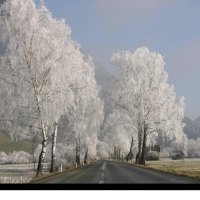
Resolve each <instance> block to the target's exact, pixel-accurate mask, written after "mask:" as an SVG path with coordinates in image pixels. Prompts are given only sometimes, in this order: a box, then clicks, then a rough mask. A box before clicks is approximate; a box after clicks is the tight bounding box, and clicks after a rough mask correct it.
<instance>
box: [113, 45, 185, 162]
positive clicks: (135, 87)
mask: <svg viewBox="0 0 200 200" xmlns="http://www.w3.org/2000/svg"><path fill="white" fill-rule="evenodd" d="M111 60H112V62H113V63H114V64H115V65H117V66H119V76H118V78H117V81H116V88H115V91H114V93H113V95H112V98H113V102H114V105H115V107H116V109H117V110H118V112H119V113H120V115H121V117H122V118H123V119H124V123H127V124H129V125H130V127H132V131H133V133H135V132H136V134H137V144H138V153H137V156H136V163H139V164H145V155H146V147H147V143H148V142H150V141H151V142H152V141H153V142H155V141H156V138H157V137H158V135H163V136H166V137H170V136H172V138H173V140H175V139H176V138H177V137H182V136H184V133H183V130H182V129H183V124H182V119H183V109H184V102H183V98H182V97H181V98H180V100H177V99H176V95H175V92H174V88H173V86H171V85H169V83H168V82H167V81H168V75H167V73H166V72H165V70H164V65H165V63H164V61H163V58H162V56H161V55H160V54H158V53H154V52H150V51H149V50H148V49H147V48H145V47H144V48H139V49H137V50H136V51H135V52H134V53H131V52H129V51H125V52H119V53H115V54H113V56H112V59H111Z"/></svg>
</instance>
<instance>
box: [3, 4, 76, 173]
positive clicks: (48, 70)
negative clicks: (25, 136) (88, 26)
mask: <svg viewBox="0 0 200 200" xmlns="http://www.w3.org/2000/svg"><path fill="white" fill-rule="evenodd" d="M0 13H1V16H0V18H1V20H0V23H1V36H0V40H1V43H3V45H4V46H5V52H4V53H3V54H2V55H1V63H0V64H1V67H0V70H1V80H3V81H4V84H3V86H5V88H4V90H3V91H1V93H2V92H3V93H4V96H3V101H4V102H3V103H4V104H2V105H5V108H4V109H2V113H3V115H2V117H4V118H6V119H5V121H7V123H8V122H9V123H10V126H11V127H12V129H16V127H18V128H20V129H21V130H26V132H31V131H30V129H31V130H32V131H34V132H38V133H40V134H41V136H42V138H43V141H42V150H41V154H40V156H39V163H38V169H37V175H39V174H41V173H42V168H43V163H44V161H45V155H46V145H47V139H48V137H47V136H48V134H47V133H48V130H49V129H50V128H51V127H53V126H54V123H57V121H58V120H59V118H60V116H61V115H62V114H64V113H65V112H66V109H67V108H68V107H69V106H70V104H71V102H72V101H73V93H72V90H71V89H70V88H71V84H72V83H73V81H74V80H75V79H76V78H75V77H76V76H77V75H78V74H75V73H71V72H72V71H73V66H70V65H67V62H68V60H67V59H68V58H69V57H67V55H69V54H71V52H73V51H74V49H76V44H75V43H74V42H72V40H71V38H70V32H71V31H70V29H69V27H68V26H66V25H65V23H64V21H58V20H56V19H53V18H52V16H51V14H50V12H49V11H48V10H47V9H46V8H45V7H44V6H41V7H39V8H36V5H35V3H34V1H33V0H20V1H19V0H7V1H6V2H5V3H4V4H3V5H2V6H1V8H0ZM66 46H68V48H66ZM75 59H76V58H73V60H75ZM8 103H9V104H8ZM25 127H26V129H25ZM27 127H28V128H27ZM55 130H56V129H55ZM54 135H55V134H54Z"/></svg>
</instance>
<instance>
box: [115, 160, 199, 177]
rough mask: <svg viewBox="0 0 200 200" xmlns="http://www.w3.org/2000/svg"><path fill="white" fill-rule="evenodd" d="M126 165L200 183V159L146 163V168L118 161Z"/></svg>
mask: <svg viewBox="0 0 200 200" xmlns="http://www.w3.org/2000/svg"><path fill="white" fill-rule="evenodd" d="M117 162H121V163H125V164H127V165H129V166H134V167H139V168H143V169H152V170H155V171H160V172H165V173H169V174H173V175H176V176H183V177H188V178H192V179H194V180H196V181H200V159H184V160H171V159H164V160H159V161H146V166H143V165H138V164H135V163H134V162H132V163H127V162H124V161H117Z"/></svg>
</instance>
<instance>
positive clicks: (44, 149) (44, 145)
mask: <svg viewBox="0 0 200 200" xmlns="http://www.w3.org/2000/svg"><path fill="white" fill-rule="evenodd" d="M42 133H43V141H42V150H41V153H40V156H39V161H38V167H37V174H36V176H40V175H42V171H43V167H44V161H45V157H46V152H47V127H45V125H44V124H43V123H42Z"/></svg>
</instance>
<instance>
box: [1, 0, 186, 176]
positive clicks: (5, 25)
mask: <svg viewBox="0 0 200 200" xmlns="http://www.w3.org/2000/svg"><path fill="white" fill-rule="evenodd" d="M70 35H71V29H70V27H69V26H68V25H66V23H65V21H64V20H57V19H55V18H53V17H52V15H51V13H50V12H49V11H48V9H47V8H46V7H45V6H44V5H43V4H41V5H40V6H38V7H37V6H36V5H35V3H34V1H33V0H6V1H4V3H3V4H2V5H1V7H0V47H1V48H0V85H1V87H0V96H1V98H0V122H1V129H2V130H4V131H5V132H7V133H8V134H9V135H10V136H11V138H13V135H15V134H17V135H21V138H23V137H26V136H27V135H29V136H30V135H32V136H33V137H35V135H36V134H37V135H39V136H40V138H41V152H40V154H39V159H38V167H37V176H39V175H41V174H42V171H43V165H44V162H45V159H46V157H47V155H48V148H47V147H48V146H51V152H50V153H51V156H50V157H51V158H50V160H51V167H50V171H51V172H53V171H54V169H55V162H56V158H57V157H58V152H59V156H60V157H62V159H65V160H69V159H70V157H71V156H73V157H74V158H75V162H76V165H80V162H81V157H82V158H84V159H83V161H84V163H85V164H86V163H87V161H88V159H92V158H95V157H96V155H98V156H101V157H102V156H109V154H110V155H111V154H112V153H113V149H114V153H113V156H114V157H116V158H118V159H121V158H126V160H127V161H129V160H131V159H132V158H133V155H134V152H135V151H137V154H136V155H135V156H136V163H138V164H145V155H146V152H145V151H146V147H147V146H148V145H150V144H156V143H157V141H158V140H159V139H163V138H164V139H166V140H167V142H168V143H170V144H172V143H173V144H175V145H176V146H177V147H179V148H183V149H184V148H185V147H186V141H187V138H186V136H185V134H184V133H183V123H182V119H183V116H184V113H183V110H184V98H183V97H180V98H179V99H178V100H177V98H176V94H175V92H174V88H173V86H171V85H170V84H169V83H168V75H167V73H166V72H165V70H164V65H165V63H164V61H163V58H162V56H161V55H160V54H158V53H155V52H150V51H149V50H148V49H147V48H145V47H144V48H139V49H137V50H136V51H135V52H134V53H131V52H128V51H125V52H118V53H115V54H113V56H112V58H111V60H112V62H113V64H114V65H116V66H117V67H119V74H118V75H117V76H116V83H115V88H114V90H113V91H112V92H111V95H110V97H111V101H112V104H113V107H112V112H111V113H110V114H109V115H108V116H107V117H106V119H104V105H103V102H102V100H101V99H100V98H99V96H98V93H99V87H98V86H97V83H96V80H95V74H94V63H93V60H92V58H91V57H90V56H85V55H84V54H83V53H81V51H80V47H79V45H78V44H77V43H75V42H74V41H73V40H72V39H71V36H70ZM102 123H103V126H102ZM63 127H65V128H63ZM99 133H100V134H99ZM59 138H60V139H59ZM58 140H59V141H58ZM50 142H51V143H50Z"/></svg>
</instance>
